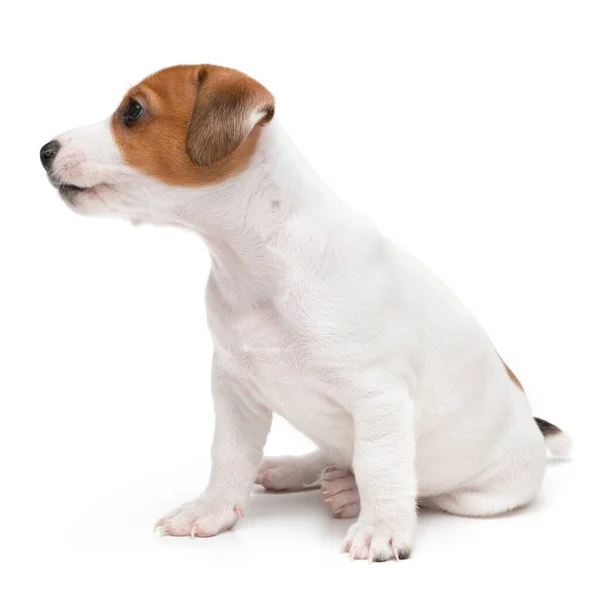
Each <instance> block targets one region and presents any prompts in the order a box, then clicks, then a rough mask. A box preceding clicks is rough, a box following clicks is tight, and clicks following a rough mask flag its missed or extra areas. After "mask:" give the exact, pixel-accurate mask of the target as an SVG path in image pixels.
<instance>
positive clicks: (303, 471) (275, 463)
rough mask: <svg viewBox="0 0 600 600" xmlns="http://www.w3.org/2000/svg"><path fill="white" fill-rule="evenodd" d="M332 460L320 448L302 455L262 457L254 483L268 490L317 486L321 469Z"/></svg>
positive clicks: (288, 489) (319, 483)
mask: <svg viewBox="0 0 600 600" xmlns="http://www.w3.org/2000/svg"><path fill="white" fill-rule="evenodd" d="M332 464H333V461H332V460H331V459H330V458H328V457H327V456H326V455H325V454H324V453H323V452H322V451H321V450H315V451H314V452H311V453H310V454H305V455H303V456H281V457H277V458H264V459H263V461H262V463H261V465H260V469H259V471H258V475H257V476H256V483H258V484H259V485H262V486H263V487H264V488H265V489H266V490H270V491H294V490H305V489H309V488H315V487H319V486H320V485H321V476H322V474H323V471H324V470H325V469H326V468H327V467H329V466H331V465H332Z"/></svg>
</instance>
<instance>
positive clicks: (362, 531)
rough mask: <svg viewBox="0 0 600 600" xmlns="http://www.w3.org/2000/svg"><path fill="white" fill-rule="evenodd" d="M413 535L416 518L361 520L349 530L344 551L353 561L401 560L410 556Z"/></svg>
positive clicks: (343, 547)
mask: <svg viewBox="0 0 600 600" xmlns="http://www.w3.org/2000/svg"><path fill="white" fill-rule="evenodd" d="M413 535H414V521H413V519H390V520H387V521H386V520H383V521H382V520H379V519H378V520H377V521H372V520H369V519H366V518H359V519H358V521H357V522H356V523H354V525H352V526H351V527H350V529H348V533H347V535H346V538H345V539H344V543H343V546H342V550H343V551H344V552H348V553H349V554H350V558H351V559H356V560H361V559H362V560H364V559H368V560H369V562H372V561H377V562H381V561H386V560H390V559H392V558H395V559H396V560H402V559H405V558H408V557H409V556H410V553H411V550H412V540H413Z"/></svg>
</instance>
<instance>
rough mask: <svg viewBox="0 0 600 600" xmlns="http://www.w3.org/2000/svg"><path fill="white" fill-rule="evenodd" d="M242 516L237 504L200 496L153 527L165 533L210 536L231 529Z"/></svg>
mask: <svg viewBox="0 0 600 600" xmlns="http://www.w3.org/2000/svg"><path fill="white" fill-rule="evenodd" d="M243 516H244V510H243V508H242V507H241V506H240V505H238V504H235V505H233V504H231V505H229V504H225V503H220V502H215V501H207V500H205V499H203V498H202V497H200V498H198V499H196V500H192V501H191V502H187V503H186V504H183V505H182V506H180V507H179V508H176V509H175V510H173V511H171V512H170V513H169V514H167V515H165V516H164V517H162V519H159V520H158V521H157V522H156V524H155V526H154V529H155V530H156V529H160V530H161V532H162V533H163V534H165V535H173V536H191V537H212V536H214V535H217V534H218V533H221V532H223V531H227V530H229V529H231V528H232V527H233V526H234V525H235V523H236V521H237V520H238V519H241V518H242V517H243Z"/></svg>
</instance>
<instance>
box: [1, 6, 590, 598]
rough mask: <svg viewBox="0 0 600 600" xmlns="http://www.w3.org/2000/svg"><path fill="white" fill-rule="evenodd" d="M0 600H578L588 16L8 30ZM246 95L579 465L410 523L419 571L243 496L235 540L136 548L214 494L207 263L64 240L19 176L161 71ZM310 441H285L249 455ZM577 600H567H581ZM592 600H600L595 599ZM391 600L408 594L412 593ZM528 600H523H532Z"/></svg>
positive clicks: (444, 9) (302, 500) (358, 9)
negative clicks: (179, 511) (431, 284)
mask: <svg viewBox="0 0 600 600" xmlns="http://www.w3.org/2000/svg"><path fill="white" fill-rule="evenodd" d="M3 10H4V11H5V12H4V15H3V17H2V29H3V32H2V35H1V36H0V39H1V42H0V43H1V44H2V48H1V59H0V60H1V61H2V93H1V98H0V102H1V103H2V106H1V109H2V115H3V117H2V134H3V135H2V143H1V144H0V155H1V156H0V159H1V160H0V168H1V170H2V187H1V189H2V193H1V202H2V217H1V219H0V251H1V253H0V260H1V263H0V265H1V272H0V278H1V279H0V281H1V286H2V291H1V294H0V304H1V311H0V335H1V338H0V344H1V346H0V352H1V354H2V356H1V362H0V365H1V366H0V368H1V374H0V393H1V397H0V426H1V428H2V429H1V435H0V464H1V474H0V475H1V482H2V486H3V492H2V493H1V495H0V512H1V514H2V522H3V526H2V535H1V537H0V544H1V549H2V551H3V553H4V557H3V558H2V560H0V564H1V565H2V566H1V570H2V572H3V574H2V576H1V578H0V586H2V587H4V588H5V589H4V593H3V597H4V598H7V599H8V598H10V599H13V598H40V597H51V596H53V595H56V596H60V597H61V598H66V599H71V598H77V599H80V598H86V599H87V598H93V599H95V598H103V599H104V598H111V599H132V598H144V599H154V598H187V597H196V598H206V597H207V596H208V597H225V598H229V597H235V596H237V595H242V594H243V595H251V596H253V595H255V596H261V597H266V598H280V597H311V596H312V597H318V598H320V597H336V598H337V597H340V598H355V597H359V596H363V597H374V596H375V595H377V596H379V595H381V596H385V597H387V598H408V597H410V598H413V597H416V598H429V597H430V596H431V597H432V596H433V595H434V594H438V595H440V594H444V596H448V595H450V596H451V597H452V596H453V595H456V594H459V593H460V594H461V595H462V596H463V597H465V598H480V597H482V596H486V597H496V596H498V597H502V598H506V597H507V596H508V597H514V598H520V597H540V596H543V597H545V598H554V597H560V596H562V595H564V594H565V593H566V592H567V590H571V592H570V593H571V595H572V597H577V598H579V597H590V595H593V592H592V591H591V589H590V588H587V587H586V586H589V585H592V581H594V579H593V576H594V571H593V568H594V567H595V566H596V562H597V558H598V535H599V533H600V531H599V529H598V518H597V514H598V510H599V508H598V502H597V498H598V495H597V489H596V490H595V489H594V488H596V487H597V480H598V476H597V474H598V436H599V434H598V430H599V428H600V410H599V400H600V398H599V392H598V364H599V358H600V352H599V349H598V340H599V336H600V323H599V319H598V304H599V299H600V298H599V293H598V259H599V256H600V243H599V240H598V227H599V219H598V216H599V211H598V202H599V200H600V194H599V192H600V180H599V177H598V165H599V159H600V152H599V148H600V120H599V115H600V77H599V66H600V43H599V34H598V32H599V30H600V18H599V6H598V3H597V2H594V1H590V2H580V1H577V0H571V1H569V2H567V1H565V2H555V1H552V0H543V1H539V2H535V1H527V0H518V1H506V0H505V1H503V2H490V1H486V2H483V1H481V0H478V1H477V0H475V1H473V2H462V1H460V2H456V1H455V2H446V1H440V2H428V1H420V2H416V1H415V2H376V1H370V2H356V3H352V2H339V3H337V2H335V3H334V2H325V1H321V2H315V3H313V2H308V1H306V0H304V1H302V2H293V3H292V2H284V1H283V0H279V1H278V2H262V1H259V0H253V1H243V2H242V1H240V2H233V1H223V2H216V3H215V2H202V1H200V0H198V1H196V2H186V3H183V2H176V1H173V0H165V1H164V2H146V3H143V2H126V1H125V0H122V1H120V2H108V1H104V2H96V3H93V4H92V3H88V2H81V1H78V2H66V1H57V0H54V1H52V2H44V3H41V2H39V3H37V4H35V3H30V4H27V5H26V4H25V3H19V4H18V7H17V8H14V7H13V8H12V9H11V10H12V13H11V14H8V12H6V11H7V10H8V9H6V8H5V9H3ZM186 62H187V63H198V62H212V63H216V64H223V65H227V66H232V67H236V68H238V69H240V70H243V71H245V72H247V73H249V74H250V75H252V76H254V77H255V78H257V79H258V80H259V81H261V82H262V83H263V84H265V85H266V86H267V87H268V88H269V89H270V90H271V91H272V92H273V94H274V95H275V97H276V99H277V113H278V115H279V118H280V119H281V121H282V122H283V123H284V125H285V126H286V127H287V129H288V130H289V132H290V133H291V134H292V136H293V138H294V139H295V141H296V142H297V144H298V146H299V147H300V148H301V149H302V150H303V151H304V153H305V154H306V156H307V157H309V159H311V161H312V162H313V164H314V165H315V166H316V167H317V169H318V171H319V172H320V173H321V174H322V175H323V177H324V179H325V180H326V181H327V182H328V183H329V184H330V185H331V186H332V187H333V188H334V189H335V190H336V191H337V192H338V193H339V194H340V195H341V196H342V197H343V198H345V199H346V200H347V201H348V202H349V203H351V204H353V205H355V206H357V207H359V208H360V209H361V210H363V211H364V212H366V213H367V214H368V215H369V216H370V217H371V218H372V219H373V220H374V221H375V222H376V223H377V224H378V225H379V226H380V228H381V229H382V231H383V232H384V233H385V234H386V235H387V236H389V237H390V238H391V239H393V240H394V241H395V242H396V243H398V244H399V245H401V246H403V247H404V248H406V249H407V250H409V251H410V252H412V253H414V254H416V255H417V256H419V257H420V258H421V259H423V260H424V261H425V263H426V264H428V265H429V266H430V267H431V268H432V269H433V270H434V271H435V272H436V273H437V274H438V275H439V276H440V277H441V278H442V279H443V280H444V281H446V282H447V283H448V284H449V285H450V287H452V288H453V289H454V290H455V291H456V293H457V294H458V295H459V296H460V297H461V298H462V299H463V301H464V302H465V303H466V304H467V306H469V307H470V308H471V309H472V310H473V311H474V313H475V314H476V315H477V317H478V318H479V319H480V320H481V322H482V323H483V324H484V326H485V328H486V329H487V331H488V332H489V333H490V335H491V337H492V339H493V340H494V341H495V344H496V346H497V348H498V350H499V351H500V353H501V354H502V355H503V357H504V359H505V360H506V362H508V363H509V364H510V366H511V367H512V368H513V370H514V371H515V372H516V373H517V374H518V375H519V377H520V378H521V380H522V381H523V383H524V385H525V387H526V389H527V390H528V392H529V396H530V399H531V402H532V404H533V407H534V412H535V414H536V415H539V416H541V417H544V418H546V419H548V420H550V421H552V422H555V423H557V424H558V425H559V426H561V427H563V428H564V429H566V430H567V431H569V432H570V433H571V434H572V436H573V438H574V440H575V444H576V446H575V453H574V460H573V461H572V462H570V463H565V464H558V463H552V464H550V465H549V469H548V474H547V478H546V481H545V483H544V487H543V490H542V492H541V494H540V497H539V499H538V501H537V502H536V503H535V504H534V505H533V506H532V507H531V508H529V509H526V510H522V511H519V512H518V513H516V514H513V515H509V516H506V517H503V518H497V519H488V520H476V519H464V518H457V517H451V516H448V515H438V514H431V513H430V514H425V515H423V517H422V519H421V527H420V532H419V537H418V540H417V544H416V547H415V551H414V554H413V557H412V558H411V559H410V560H409V561H404V562H403V563H400V564H397V563H387V564H380V565H368V564H364V563H360V564H359V563H354V564H352V563H350V562H349V561H348V560H347V558H346V557H345V556H344V555H340V554H338V548H339V545H340V542H341V539H342V537H343V534H344V532H345V529H346V527H347V526H348V525H349V523H348V522H342V521H334V520H333V519H330V518H329V516H328V515H327V513H326V510H325V509H324V508H323V507H322V506H321V503H320V500H319V497H318V493H315V492H310V493H304V494H289V495H269V494H263V493H261V492H260V491H259V490H257V493H256V494H255V495H254V497H253V499H252V502H251V506H250V508H249V510H248V512H247V517H246V518H244V519H243V520H242V521H241V522H240V523H239V524H238V526H237V527H236V528H235V530H234V531H233V532H230V533H227V534H224V535H222V536H220V537H218V538H214V539H208V540H189V539H168V538H160V537H158V536H153V533H152V525H153V523H154V521H155V520H156V519H157V518H158V517H160V516H161V515H162V514H163V513H165V512H166V511H168V510H170V509H171V508H173V507H174V506H175V505H177V504H179V503H180V502H182V501H184V500H187V499H189V498H190V497H192V496H194V495H196V494H197V493H198V492H199V491H200V490H201V489H202V487H203V484H204V482H205V480H206V478H207V475H208V469H209V463H208V457H209V454H208V449H209V445H210V439H211V430H212V420H213V417H212V408H211V401H210V398H209V384H208V373H209V360H210V354H211V341H210V337H209V334H208V331H207V328H206V324H205V316H204V302H203V289H204V282H205V279H206V276H207V272H208V269H209V261H208V255H207V252H206V251H205V248H204V247H203V244H202V242H201V240H200V239H199V238H197V237H196V236H195V235H193V234H188V233H185V232H182V231H177V230H170V229H166V228H163V229H159V228H151V227H141V228H134V227H132V226H131V225H130V224H129V223H126V222H119V221H111V220H94V219H86V218H83V217H79V216H76V215H75V214H73V213H71V212H70V211H69V210H68V208H67V207H66V206H65V205H63V203H62V202H61V200H60V199H59V198H58V196H57V194H56V193H55V192H54V190H53V189H52V188H51V187H50V186H49V185H48V183H47V182H46V180H45V176H44V172H43V170H42V167H41V166H40V164H39V158H38V151H39V148H40V146H42V144H43V143H45V142H47V141H48V140H50V139H51V138H52V137H53V136H54V135H57V134H59V133H60V132H62V131H64V130H66V129H71V128H73V127H77V126H80V125H85V124H89V123H92V122H95V121H98V120H101V119H103V118H105V117H106V116H108V114H109V113H110V112H112V110H113V109H114V108H115V107H116V106H117V104H118V103H119V100H120V99H121V97H122V95H123V94H124V93H125V92H126V91H127V88H128V87H129V85H130V84H133V83H135V82H137V81H138V80H139V79H141V78H143V77H144V76H146V75H147V74H149V73H151V72H152V71H154V70H157V69H159V68H161V67H164V66H168V65H171V64H177V63H186ZM308 448H310V444H309V443H308V442H307V441H306V440H304V439H303V438H301V437H300V436H299V434H297V433H295V432H294V431H293V430H292V429H291V428H290V427H289V426H287V425H286V424H284V423H282V422H280V421H278V422H276V424H275V427H274V429H273V432H272V435H271V437H270V439H269V442H268V448H267V450H268V452H269V453H271V454H279V453H299V452H302V451H304V450H306V449H308ZM582 587H583V588H584V589H588V591H587V592H583V591H581V589H580V590H579V591H577V589H578V588H582ZM593 587H594V588H595V587H596V586H595V584H593ZM409 594H410V596H409ZM534 595H535V596H534Z"/></svg>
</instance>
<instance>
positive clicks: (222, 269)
mask: <svg viewBox="0 0 600 600" xmlns="http://www.w3.org/2000/svg"><path fill="white" fill-rule="evenodd" d="M338 202H339V201H338V200H337V199H336V198H335V196H334V195H333V194H332V192H331V191H330V190H329V189H328V188H327V186H326V185H325V184H324V183H323V182H322V181H321V179H320V178H319V177H318V175H317V174H316V173H315V172H314V171H313V170H312V168H311V167H310V166H309V165H308V163H307V162H306V160H305V159H304V158H303V157H302V155H301V154H300V153H299V152H298V150H297V149H296V148H295V146H294V145H293V144H292V143H291V141H290V140H289V138H288V137H287V135H286V133H285V132H284V131H283V129H282V128H281V126H280V125H279V123H278V122H277V120H273V121H272V122H271V123H269V124H268V125H267V126H265V127H263V128H262V131H261V132H260V139H259V141H258V144H257V149H256V152H255V155H254V157H253V158H252V161H251V163H250V165H249V166H248V168H246V169H245V170H244V171H243V172H242V173H240V174H238V175H236V176H234V177H232V178H230V179H228V180H226V181H224V182H222V183H219V184H217V185H214V186H210V187H207V188H203V189H202V190H197V189H196V190H194V192H193V193H191V194H186V195H184V198H183V199H181V201H180V202H178V204H177V209H176V213H175V215H174V216H175V220H176V222H177V223H178V224H179V225H183V226H184V227H186V228H190V229H193V230H195V231H197V232H199V233H200V234H201V235H202V237H203V238H204V240H205V241H206V243H207V245H208V248H209V251H210V254H211V256H212V260H213V270H212V274H211V277H212V280H213V283H214V284H215V285H217V286H218V288H219V290H220V292H221V294H222V296H223V298H224V300H226V301H228V302H231V303H236V304H239V303H240V302H243V303H250V304H258V303H262V302H265V301H269V299H272V298H273V297H274V296H275V294H276V293H277V289H278V288H279V287H280V286H281V284H282V280H283V277H282V275H283V272H284V270H288V269H289V267H290V262H293V260H294V256H295V255H296V254H297V253H298V251H299V250H298V247H297V244H296V240H297V239H299V238H297V237H295V236H297V235H299V236H300V237H302V232H301V231H299V230H295V229H294V227H293V226H292V227H290V225H291V224H292V223H294V222H295V223H297V224H298V223H301V222H304V223H306V222H307V219H310V215H311V214H313V213H314V215H315V221H320V222H323V214H324V213H326V212H327V207H328V206H333V205H335V204H337V203H338ZM317 215H318V217H319V218H318V219H317V218H316V217H317ZM300 227H301V225H300ZM304 235H307V232H304Z"/></svg>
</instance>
